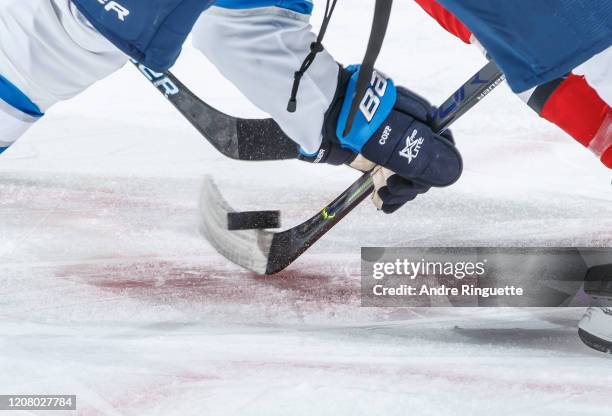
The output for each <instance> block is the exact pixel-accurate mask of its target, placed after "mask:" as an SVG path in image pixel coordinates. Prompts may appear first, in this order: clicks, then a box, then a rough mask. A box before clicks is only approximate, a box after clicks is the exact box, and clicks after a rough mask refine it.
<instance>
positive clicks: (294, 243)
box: [201, 62, 505, 274]
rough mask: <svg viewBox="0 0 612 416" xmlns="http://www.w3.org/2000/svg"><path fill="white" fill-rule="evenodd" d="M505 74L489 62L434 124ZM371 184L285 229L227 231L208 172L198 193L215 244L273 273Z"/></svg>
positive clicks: (443, 123) (451, 117) (442, 123)
mask: <svg viewBox="0 0 612 416" xmlns="http://www.w3.org/2000/svg"><path fill="white" fill-rule="evenodd" d="M504 79H505V78H504V75H503V73H502V72H501V71H500V70H499V68H498V67H497V65H495V63H493V62H489V63H488V64H487V65H485V66H484V67H483V68H482V69H481V70H480V71H478V73H477V74H476V75H475V76H474V77H472V78H470V80H469V81H467V82H466V83H465V84H464V85H463V86H462V87H461V88H459V90H457V92H455V93H454V94H453V95H452V97H450V98H449V99H448V100H446V101H445V102H444V104H442V105H441V106H440V107H439V108H438V110H437V112H436V113H435V116H434V130H436V131H437V132H439V133H441V132H444V131H445V130H446V129H447V128H448V127H449V126H450V125H451V124H452V123H453V122H454V121H455V120H457V119H458V118H459V117H461V116H462V115H463V114H465V113H466V112H467V111H468V110H469V109H471V108H472V107H473V106H475V105H476V103H478V102H480V100H482V99H483V98H484V97H486V96H487V95H488V94H489V93H490V92H491V91H493V89H495V88H496V87H497V86H498V85H499V84H501V83H502V82H503V81H504ZM373 190H374V185H373V181H372V176H371V174H370V173H365V174H363V175H362V176H361V177H360V178H359V179H358V180H357V181H356V182H355V183H354V184H353V185H351V186H350V187H349V188H348V189H347V190H346V191H344V192H343V193H342V194H341V195H340V196H339V197H338V198H336V199H335V200H334V201H333V202H332V203H331V204H329V205H328V206H326V207H325V208H323V209H322V210H321V211H320V212H319V213H317V214H316V215H315V216H314V217H312V218H310V219H309V220H307V221H306V222H303V223H302V224H299V225H297V226H295V227H293V228H290V229H288V230H286V231H282V232H271V231H265V230H243V231H228V229H227V213H228V212H233V210H232V209H231V207H230V206H229V205H228V204H227V202H226V201H225V200H224V198H223V196H222V195H221V194H220V192H219V190H218V189H217V187H216V186H215V184H214V183H213V182H212V180H211V179H210V178H208V179H207V181H206V183H205V185H204V188H203V191H202V197H201V209H202V218H203V223H202V231H203V233H204V235H205V236H206V237H207V239H208V240H209V242H210V243H211V244H212V245H213V246H214V247H215V249H216V250H217V251H218V252H219V253H220V254H222V255H223V256H225V257H226V258H227V259H228V260H230V261H232V262H233V263H236V264H238V265H240V266H242V267H244V268H246V269H249V270H252V271H254V272H256V273H260V274H274V273H278V272H279V271H281V270H283V269H284V268H286V267H287V266H289V265H290V264H291V263H292V262H293V261H294V260H296V259H297V258H298V257H299V256H300V255H301V254H302V253H304V252H305V251H306V250H308V248H310V247H311V246H312V245H313V244H314V243H315V242H316V241H317V240H319V238H321V237H322V236H323V235H325V234H326V233H327V232H328V231H329V230H330V229H331V228H332V227H333V226H334V225H336V224H337V223H338V222H339V221H340V220H341V219H342V218H344V217H345V216H346V215H347V214H348V213H349V212H351V211H352V210H353V209H355V207H357V206H358V205H359V204H360V203H361V202H362V201H363V200H364V199H366V198H367V197H368V196H369V195H370V194H371V193H372V192H373Z"/></svg>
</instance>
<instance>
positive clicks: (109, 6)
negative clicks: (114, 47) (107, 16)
mask: <svg viewBox="0 0 612 416" xmlns="http://www.w3.org/2000/svg"><path fill="white" fill-rule="evenodd" d="M98 3H100V4H102V5H104V10H106V11H107V12H110V11H115V12H117V17H118V18H119V20H121V21H122V22H125V18H126V17H128V15H129V14H130V11H129V10H128V9H126V8H125V7H123V6H122V5H120V4H119V3H117V2H116V1H109V0H98Z"/></svg>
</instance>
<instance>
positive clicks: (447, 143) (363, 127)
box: [301, 66, 463, 213]
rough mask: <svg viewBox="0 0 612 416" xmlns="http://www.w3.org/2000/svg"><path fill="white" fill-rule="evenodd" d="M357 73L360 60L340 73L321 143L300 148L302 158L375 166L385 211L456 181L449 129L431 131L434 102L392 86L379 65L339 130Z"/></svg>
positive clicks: (457, 163)
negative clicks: (352, 114)
mask: <svg viewBox="0 0 612 416" xmlns="http://www.w3.org/2000/svg"><path fill="white" fill-rule="evenodd" d="M358 77H359V66H351V67H348V68H347V69H346V70H345V72H344V73H343V75H341V77H340V78H341V80H340V83H339V88H338V92H337V93H336V98H335V99H334V102H333V103H332V105H331V107H330V109H329V111H328V113H327V115H326V118H325V123H324V127H323V141H322V145H321V148H320V149H319V151H318V152H316V153H315V154H310V155H309V154H306V153H305V152H304V151H302V156H301V159H303V160H306V161H309V162H313V163H329V164H333V165H339V164H342V163H345V164H348V165H350V166H351V167H353V168H355V169H358V170H361V171H364V172H367V171H371V170H373V171H372V176H373V180H374V185H375V188H376V190H375V192H374V195H373V202H374V204H375V205H376V207H377V208H378V209H380V210H382V211H383V212H385V213H392V212H395V211H396V210H397V209H399V208H400V207H401V206H403V205H404V204H405V203H406V202H408V201H412V200H413V199H414V198H416V197H417V195H419V194H422V193H425V192H427V191H429V189H430V188H431V187H445V186H449V185H452V184H453V183H454V182H456V181H457V180H458V179H459V177H460V176H461V172H462V169H463V163H462V159H461V155H460V154H459V151H458V150H457V148H456V147H455V145H454V141H453V139H452V135H451V134H450V131H448V132H447V133H445V134H444V135H443V136H441V135H438V134H435V133H434V132H433V131H432V128H431V125H430V123H431V120H432V114H433V112H434V110H435V108H434V107H432V105H431V104H430V103H429V102H427V100H425V99H423V98H421V97H419V96H418V95H416V94H415V93H413V92H411V91H409V90H407V89H406V88H403V87H398V88H396V87H395V85H394V84H393V81H392V80H391V79H387V78H386V77H385V76H384V75H383V74H381V73H380V72H378V71H374V72H373V74H372V79H371V85H370V88H369V89H368V91H367V93H366V95H365V97H364V98H363V100H362V102H361V104H360V106H359V109H360V111H359V112H358V114H357V117H356V118H355V121H354V123H353V126H352V129H351V130H350V132H349V134H348V135H347V136H344V135H343V134H344V130H345V126H346V122H347V118H348V113H349V110H350V107H351V101H352V97H353V95H354V91H355V85H356V83H357V78H358ZM342 78H344V81H343V80H342Z"/></svg>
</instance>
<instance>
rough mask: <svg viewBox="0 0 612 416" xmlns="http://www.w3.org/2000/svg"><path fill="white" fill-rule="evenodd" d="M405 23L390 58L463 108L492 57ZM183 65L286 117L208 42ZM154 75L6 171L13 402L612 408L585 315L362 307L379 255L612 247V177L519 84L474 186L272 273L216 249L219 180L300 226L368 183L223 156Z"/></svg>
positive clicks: (500, 94)
mask: <svg viewBox="0 0 612 416" xmlns="http://www.w3.org/2000/svg"><path fill="white" fill-rule="evenodd" d="M318 3H321V2H320V1H319V2H318ZM370 3H371V2H369V1H355V0H353V1H351V2H344V3H343V2H340V4H339V6H338V10H337V13H336V16H335V17H334V22H333V24H332V26H331V27H330V29H329V34H328V36H327V37H326V46H327V47H328V48H329V49H330V50H331V51H333V53H334V54H335V56H336V57H337V59H338V60H339V61H341V62H345V63H350V62H358V61H360V60H361V58H362V55H363V51H364V50H365V44H366V40H367V39H366V38H367V35H368V33H367V32H368V31H367V30H364V28H366V27H369V24H370V8H371V6H370ZM319 6H321V5H320V4H319ZM395 8H396V10H395V13H394V17H393V21H392V24H391V27H390V33H389V39H388V42H387V43H386V45H385V47H384V50H383V53H382V55H381V59H380V61H379V64H378V66H379V67H380V68H381V69H382V70H384V71H385V72H387V73H389V74H392V75H393V76H394V78H395V79H396V81H397V82H398V83H399V84H405V85H407V86H410V87H412V88H414V89H416V90H417V91H418V92H420V93H422V94H424V95H425V96H428V97H430V98H431V100H432V101H433V102H441V101H442V100H444V99H445V98H446V97H447V95H448V94H449V93H450V92H452V91H453V90H455V89H456V88H457V87H458V86H459V85H460V84H461V83H462V82H464V81H465V80H466V79H467V78H468V77H469V76H471V75H472V74H473V73H474V72H475V71H476V70H478V69H479V68H480V67H481V66H482V65H483V64H484V61H483V58H482V57H481V56H480V55H479V53H478V52H477V51H475V50H472V49H471V48H470V47H468V46H464V45H462V44H461V43H459V42H457V41H455V40H454V39H452V38H451V37H450V36H448V35H446V33H445V32H442V31H441V30H440V29H439V28H438V27H437V25H436V24H435V23H434V22H432V21H431V20H430V19H429V18H428V17H426V16H425V14H424V13H423V12H421V11H420V10H418V9H417V8H416V6H415V5H414V4H412V2H410V1H402V2H396V5H395ZM320 9H321V7H318V11H317V13H318V14H317V21H320V13H321V10H320ZM175 72H176V73H177V75H179V76H180V77H181V78H182V79H183V80H184V81H185V82H186V83H187V84H188V85H190V86H193V88H194V90H196V91H197V92H198V93H199V94H200V95H201V96H202V97H204V98H205V99H207V100H209V101H210V102H212V103H213V104H215V105H217V106H218V107H220V108H221V109H223V110H225V111H229V112H231V113H233V114H237V115H238V114H239V115H243V116H260V115H261V116H263V115H262V114H261V113H259V112H258V111H257V110H256V109H254V108H252V107H251V106H249V104H248V103H247V102H246V101H245V100H244V99H243V98H241V96H240V95H239V93H238V92H237V91H236V90H235V89H233V88H232V87H231V86H229V85H228V84H227V82H225V81H224V80H223V79H222V78H221V77H220V75H219V74H218V73H217V72H216V71H215V70H214V69H213V68H211V66H210V65H209V64H208V63H207V62H206V61H205V59H204V58H202V57H201V56H200V55H199V54H198V53H196V52H195V51H194V50H192V49H191V48H190V47H187V48H186V51H185V55H184V57H183V58H182V60H181V62H180V63H179V65H178V66H177V68H176V70H175ZM140 77H141V76H140V75H139V74H138V73H137V72H136V71H135V70H134V69H133V68H131V67H126V68H125V69H124V70H122V71H120V72H119V73H118V74H116V75H114V76H112V77H110V78H109V79H107V80H105V81H103V82H101V83H100V84H98V85H96V86H95V87H93V88H91V89H90V90H89V91H87V92H86V93H85V94H83V95H82V96H80V97H78V98H76V99H74V100H71V101H69V102H66V103H63V104H61V105H58V106H57V107H56V108H53V109H52V110H51V111H50V112H49V114H48V116H47V117H45V119H44V120H43V121H41V122H40V123H39V124H38V125H37V126H36V127H34V128H33V129H32V130H31V131H30V132H29V133H28V134H27V136H26V137H24V138H23V139H22V140H21V141H20V142H19V143H18V144H17V145H15V146H14V148H12V149H10V150H9V151H8V152H7V153H6V154H4V155H2V157H1V160H0V214H1V216H2V223H1V225H0V334H1V335H0V394H5V393H47V394H48V393H62V394H77V395H78V407H79V414H82V415H174V414H176V415H309V416H311V415H315V414H316V415H345V414H346V415H349V414H350V415H355V414H364V415H365V414H367V415H377V414H380V415H386V416H389V415H406V414H416V415H420V416H422V415H459V414H465V415H468V414H469V415H491V414H495V415H500V416H501V415H504V416H505V415H519V414H520V415H525V414H528V415H609V414H610V409H611V408H612V360H610V359H609V358H608V357H605V356H601V355H599V354H596V353H594V352H590V351H589V350H588V349H586V348H585V347H583V346H582V345H581V343H580V341H579V340H578V337H577V336H576V330H575V324H576V322H577V321H578V319H579V318H580V316H581V313H582V310H579V309H565V310H546V309H536V310H515V309H502V310H472V309H465V310H459V309H457V310H448V309H437V310H424V309H421V310H411V309H374V308H372V309H370V308H360V307H359V250H358V249H359V247H360V246H366V245H367V246H374V245H393V246H401V245H413V244H420V245H421V244H422V245H480V244H482V245H516V244H520V245H579V246H580V245H584V246H606V245H610V244H611V243H612V211H611V206H612V204H611V202H612V193H611V192H610V191H611V187H610V179H611V175H610V171H608V170H606V169H604V168H603V167H602V166H601V165H600V164H599V163H598V161H597V160H596V159H595V158H594V157H592V156H591V155H590V154H589V152H588V151H587V150H585V149H583V148H581V147H580V146H579V145H577V144H575V143H574V142H573V141H572V140H571V139H569V138H568V137H566V136H565V135H564V134H562V133H560V132H559V131H557V130H556V129H555V128H554V127H551V126H548V125H547V124H546V123H544V122H542V121H540V120H539V119H538V118H537V117H536V116H535V115H533V114H532V113H531V111H530V110H528V109H527V108H525V106H523V105H522V104H521V102H520V101H519V100H518V99H517V98H516V97H514V96H513V95H512V94H511V93H510V92H509V91H508V89H507V88H506V87H502V88H501V89H500V91H496V92H495V94H493V95H492V96H491V97H490V98H488V99H487V100H486V101H485V102H483V103H482V104H480V105H479V106H478V107H477V108H475V109H474V110H473V111H472V112H471V113H470V114H469V115H467V116H466V117H465V118H464V119H463V120H461V121H460V122H459V123H458V124H457V126H456V128H455V134H456V137H457V139H458V142H459V144H460V146H461V148H462V150H463V153H464V156H465V165H466V172H465V175H464V177H463V178H462V179H461V181H460V182H459V183H458V184H457V185H456V186H454V187H452V188H449V189H445V190H436V191H432V192H431V193H430V194H428V195H427V196H426V197H423V198H420V199H419V200H418V201H416V202H414V203H413V204H411V205H410V206H409V207H407V208H405V209H404V210H403V211H402V212H400V213H397V214H395V215H393V216H384V215H382V214H378V213H377V212H376V211H375V210H374V209H373V208H372V207H371V206H369V205H368V204H364V205H363V206H362V207H360V208H359V209H357V210H356V211H355V212H354V213H353V214H352V215H350V216H349V217H348V218H346V220H344V221H343V223H342V224H341V225H339V226H338V227H337V228H336V229H334V230H333V231H332V232H331V233H330V234H329V236H327V237H326V238H325V239H324V240H323V241H321V242H320V243H319V244H318V245H317V246H315V247H314V248H313V249H312V251H310V252H309V253H307V254H306V255H305V256H303V258H302V259H300V260H299V261H298V262H296V263H295V265H294V266H292V267H291V268H290V269H289V270H287V271H286V272H284V273H282V274H281V275H279V276H276V277H267V278H263V277H257V276H254V275H252V274H250V273H247V272H245V271H242V270H240V269H238V268H237V267H235V266H233V265H231V264H227V263H226V262H225V261H224V259H223V258H221V257H220V256H219V255H217V254H216V253H215V252H214V251H213V250H212V249H211V248H210V246H209V245H208V244H207V242H206V241H204V240H203V239H202V238H201V236H200V235H199V233H198V222H199V220H198V211H197V201H198V196H199V188H200V185H201V180H202V178H203V176H204V175H205V174H212V175H214V176H215V177H216V179H217V181H218V183H220V184H221V186H223V187H224V189H225V192H226V195H227V196H228V197H229V198H230V199H231V203H232V205H234V206H236V207H240V208H241V209H245V210H248V209H281V210H282V211H283V215H284V216H285V217H284V218H283V221H284V222H285V224H295V223H297V222H300V221H302V220H303V219H304V218H305V215H306V216H309V215H310V214H311V213H313V212H314V211H315V210H316V209H318V208H319V207H320V206H323V205H324V204H325V203H327V202H329V201H330V200H331V199H332V198H333V197H335V196H336V195H337V194H338V193H339V192H341V191H342V190H344V189H345V188H346V186H348V184H349V183H351V182H352V181H353V180H355V179H356V178H357V176H358V174H357V173H354V172H351V171H350V170H348V169H343V168H331V167H322V166H311V165H307V164H300V163H297V162H282V163H260V164H247V163H239V162H233V161H229V160H226V159H223V158H222V157H221V156H220V155H219V154H217V153H216V152H215V151H214V149H213V148H212V147H211V146H209V145H208V144H207V143H206V142H205V141H204V140H203V139H202V138H200V137H199V136H198V133H197V132H195V131H194V130H193V128H192V127H191V126H189V125H188V124H187V123H186V122H184V121H183V120H182V119H181V117H180V115H178V114H177V113H176V112H175V111H174V110H173V109H172V108H171V107H170V106H169V105H168V104H167V103H166V102H165V101H164V100H163V99H162V98H161V97H159V96H158V93H157V92H156V91H155V90H153V89H152V88H151V87H150V86H149V85H148V84H147V83H146V82H144V81H143V80H141V79H140Z"/></svg>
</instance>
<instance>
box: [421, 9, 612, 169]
mask: <svg viewBox="0 0 612 416" xmlns="http://www.w3.org/2000/svg"><path fill="white" fill-rule="evenodd" d="M415 1H416V2H417V3H418V4H419V5H420V6H421V7H422V8H423V9H424V10H425V11H426V12H427V13H428V14H429V15H430V16H432V17H433V18H434V19H436V21H437V22H438V23H439V24H440V25H441V26H442V27H443V28H444V29H446V30H447V31H448V32H449V33H451V34H453V35H455V36H456V37H458V38H459V39H461V40H463V41H464V42H466V43H471V44H474V45H476V46H478V47H481V46H480V44H479V43H478V40H477V39H476V38H475V37H474V36H473V35H472V34H471V32H470V30H469V29H468V28H467V27H466V26H465V25H464V24H463V23H462V22H461V21H459V19H457V18H456V17H455V16H454V15H452V14H451V13H450V12H449V11H448V10H447V9H445V8H444V7H443V6H442V5H441V4H440V3H439V2H438V0H415ZM519 97H520V98H521V99H522V100H523V101H524V102H525V103H527V104H528V105H529V106H530V107H531V108H532V109H533V110H534V111H536V112H537V113H538V115H540V117H542V118H544V119H546V120H548V121H550V122H551V123H553V124H556V125H557V126H558V127H560V128H561V129H562V130H563V131H565V132H566V133H568V134H569V135H570V136H572V137H573V138H574V139H575V140H576V141H578V142H579V143H581V144H582V145H583V146H585V147H587V148H589V149H590V150H591V151H593V153H595V155H596V156H597V157H598V158H599V159H600V160H601V161H602V162H603V164H604V165H606V166H607V167H609V168H612V110H611V109H610V102H612V48H609V49H608V50H607V51H604V52H602V53H600V54H598V55H596V56H594V57H593V58H591V59H590V60H589V61H587V62H585V63H584V64H583V65H581V66H580V67H578V68H576V70H574V74H573V75H572V74H570V75H568V76H567V77H566V78H562V79H558V80H555V81H552V82H550V83H547V84H544V85H540V86H538V87H536V88H533V89H530V90H528V91H525V92H523V93H521V94H519Z"/></svg>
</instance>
